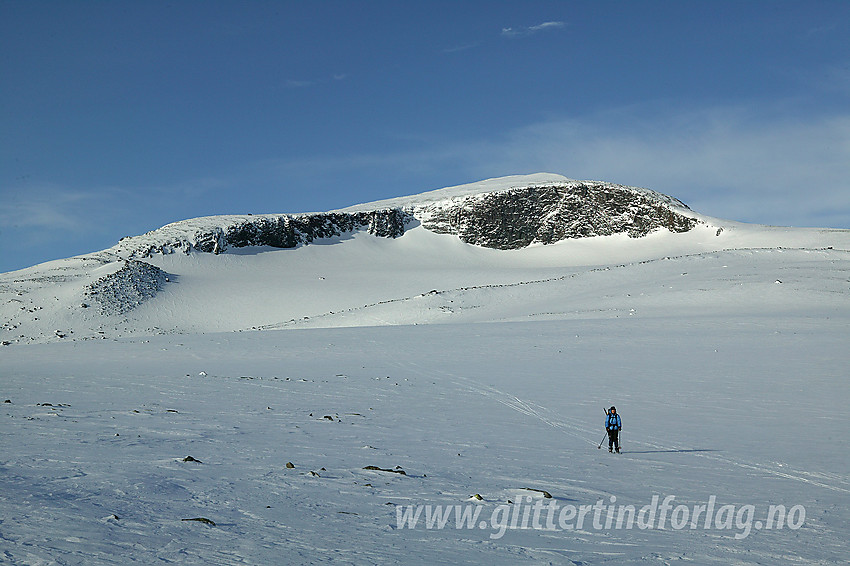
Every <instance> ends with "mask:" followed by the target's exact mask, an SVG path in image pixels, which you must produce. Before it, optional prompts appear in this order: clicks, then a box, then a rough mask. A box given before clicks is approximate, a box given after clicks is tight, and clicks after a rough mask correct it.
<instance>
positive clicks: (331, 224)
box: [113, 209, 409, 257]
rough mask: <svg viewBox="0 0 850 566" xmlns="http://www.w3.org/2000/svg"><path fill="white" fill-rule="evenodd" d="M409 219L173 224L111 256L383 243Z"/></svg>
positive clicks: (386, 215) (332, 216)
mask: <svg viewBox="0 0 850 566" xmlns="http://www.w3.org/2000/svg"><path fill="white" fill-rule="evenodd" d="M407 220H409V219H408V218H407V216H406V215H405V214H404V213H403V212H402V211H401V210H398V209H387V210H372V211H369V212H357V213H343V212H339V213H318V214H297V215H293V214H280V215H275V214H269V215H257V216H254V215H249V216H212V217H205V218H196V219H192V220H185V221H182V222H175V223H173V224H169V225H167V226H164V227H162V228H160V229H158V230H154V231H152V232H148V233H147V234H144V235H142V236H136V237H131V238H124V239H123V240H122V241H121V243H119V244H118V245H117V246H115V248H113V250H114V251H117V252H118V253H119V254H121V255H125V256H129V257H149V256H150V255H151V254H153V253H166V254H167V253H172V252H174V251H178V250H180V251H183V252H185V253H189V252H191V251H200V252H208V253H215V254H218V253H222V252H224V251H226V250H227V249H228V248H244V247H247V246H270V247H273V248H294V247H297V246H299V245H305V244H309V243H312V242H313V241H314V240H317V239H322V238H334V237H339V236H342V235H343V234H346V233H350V232H354V231H356V230H363V229H365V230H367V231H368V232H369V233H370V234H374V235H375V236H379V237H383V238H396V237H398V236H401V235H402V234H404V224H405V222H406V221H407Z"/></svg>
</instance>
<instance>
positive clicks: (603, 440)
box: [596, 409, 608, 449]
mask: <svg viewBox="0 0 850 566" xmlns="http://www.w3.org/2000/svg"><path fill="white" fill-rule="evenodd" d="M603 410H604V409H603ZM605 414H606V415H607V414H608V411H605ZM606 438H608V432H607V431H606V432H605V436H603V437H602V442H600V443H599V446H597V447H596V448H597V449H600V448H602V445H603V444H605V439H606Z"/></svg>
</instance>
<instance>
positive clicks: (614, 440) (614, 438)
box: [608, 430, 620, 450]
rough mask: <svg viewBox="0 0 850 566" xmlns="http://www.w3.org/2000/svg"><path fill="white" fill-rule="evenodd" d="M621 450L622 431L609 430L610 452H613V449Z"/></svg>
mask: <svg viewBox="0 0 850 566" xmlns="http://www.w3.org/2000/svg"><path fill="white" fill-rule="evenodd" d="M612 446H613V447H614V448H616V449H617V450H619V449H620V431H619V430H609V431H608V450H611V447H612Z"/></svg>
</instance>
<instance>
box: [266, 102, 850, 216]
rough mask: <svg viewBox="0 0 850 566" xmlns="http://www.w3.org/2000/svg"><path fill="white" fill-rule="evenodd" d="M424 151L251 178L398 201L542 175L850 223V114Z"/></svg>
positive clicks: (626, 127)
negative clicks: (379, 191)
mask: <svg viewBox="0 0 850 566" xmlns="http://www.w3.org/2000/svg"><path fill="white" fill-rule="evenodd" d="M421 147H422V149H419V150H408V151H395V152H394V151H388V152H384V153H364V154H349V155H347V156H342V157H334V158H323V157H321V156H318V157H315V158H312V159H308V160H299V161H291V160H273V161H267V162H264V163H262V164H257V168H256V169H255V174H256V175H258V176H262V175H263V173H262V172H261V171H266V173H265V174H267V175H268V176H269V178H278V179H281V178H284V179H291V180H292V181H293V182H294V183H295V184H297V183H298V182H300V181H301V180H303V181H305V182H309V183H311V184H314V185H315V186H316V187H321V186H323V185H327V186H332V185H333V184H334V180H335V179H339V178H353V177H357V178H358V179H362V180H363V182H364V183H368V181H369V179H373V180H377V179H379V178H380V179H389V178H391V179H401V180H402V183H401V184H400V185H398V186H397V187H396V188H394V189H393V191H394V194H385V195H382V198H388V197H392V196H399V195H402V194H411V193H413V192H417V191H420V190H427V189H432V188H439V185H438V184H437V183H438V182H442V181H437V182H434V181H432V180H433V179H437V178H440V179H445V182H446V183H447V184H458V183H462V182H467V181H473V180H476V179H484V178H488V177H496V176H501V175H510V174H518V173H532V172H539V171H546V172H551V173H559V174H563V175H566V176H567V177H572V178H575V179H595V180H601V181H612V182H617V183H622V184H626V185H638V186H643V187H648V188H651V189H654V190H657V191H660V192H663V193H666V194H669V195H671V196H674V197H676V198H679V199H681V200H683V201H684V202H686V203H687V204H688V205H690V206H691V207H692V208H693V209H694V210H695V211H697V212H700V213H703V214H707V215H709V216H716V217H719V218H725V219H728V220H739V221H744V222H758V223H765V224H784V225H796V226H831V227H850V181H848V179H850V114H845V115H837V116H825V117H822V118H820V119H817V120H809V121H796V120H791V119H782V118H781V117H776V116H766V115H763V114H758V115H757V114H755V113H753V112H751V111H748V110H745V109H741V108H713V109H705V110H694V111H687V110H681V111H673V112H664V111H660V110H658V109H649V108H646V107H634V108H627V109H622V110H620V111H617V112H610V113H606V114H600V115H595V116H588V117H584V118H574V119H556V120H551V121H547V122H543V123H538V124H533V125H529V126H527V127H524V128H521V129H518V130H515V131H512V132H508V133H506V134H505V135H504V136H503V137H502V138H501V139H496V140H494V139H486V140H485V139H477V140H466V141H457V142H453V143H445V141H438V140H433V141H430V142H429V141H426V140H423V143H422V145H421ZM423 180H425V181H423ZM423 182H428V183H431V184H430V185H424V186H423ZM361 196H362V195H357V196H355V198H360V197H361ZM355 202H356V201H352V202H351V203H348V202H344V203H340V204H339V205H337V206H340V207H341V206H344V205H347V204H354V203H355Z"/></svg>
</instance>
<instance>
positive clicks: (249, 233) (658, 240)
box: [0, 173, 848, 345]
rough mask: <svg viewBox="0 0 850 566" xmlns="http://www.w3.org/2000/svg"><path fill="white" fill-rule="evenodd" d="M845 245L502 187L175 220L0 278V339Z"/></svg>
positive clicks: (613, 196) (665, 205) (415, 318)
mask: <svg viewBox="0 0 850 566" xmlns="http://www.w3.org/2000/svg"><path fill="white" fill-rule="evenodd" d="M847 242H848V233H847V232H843V231H826V230H799V229H797V230H794V229H775V228H766V227H759V226H744V225H739V224H735V223H732V222H727V221H721V220H718V219H713V218H707V217H704V216H701V215H699V214H697V213H695V212H693V211H691V210H690V209H688V208H687V206H685V205H684V204H683V203H681V202H680V201H678V200H676V199H674V198H672V197H669V196H666V195H661V194H659V193H656V192H653V191H650V190H647V189H640V188H634V187H625V186H622V185H615V184H611V183H601V182H592V181H573V180H569V179H567V178H565V177H562V176H560V175H552V174H545V173H542V174H536V175H529V176H514V177H505V178H499V179H490V180H487V181H482V182H479V183H473V184H469V185H462V186H458V187H449V188H445V189H440V190H436V191H432V192H428V193H423V194H420V195H414V196H410V197H403V198H398V199H393V200H388V201H381V202H376V203H369V204H363V205H358V206H355V207H351V208H348V209H343V210H338V211H332V212H325V213H312V214H266V215H243V216H214V217H205V218H196V219H191V220H185V221H181V222H176V223H173V224H169V225H167V226H164V227H162V228H160V229H158V230H154V231H152V232H148V233H147V234H144V235H141V236H135V237H128V238H124V239H122V240H121V241H120V242H119V243H118V244H117V245H116V246H114V247H112V248H109V249H107V250H103V251H100V252H95V253H91V254H87V255H84V256H79V257H75V258H69V259H66V260H58V261H54V262H49V263H46V264H42V265H38V266H35V267H32V268H29V269H24V270H20V271H16V272H12V273H7V274H3V275H2V276H0V290H2V298H3V301H2V306H1V307H0V308H2V311H1V312H2V321H3V323H2V327H1V328H0V340H2V341H3V343H4V344H7V345H11V344H14V343H30V342H41V341H51V340H75V339H90V338H107V337H117V336H122V335H128V334H139V333H141V334H159V333H170V332H186V331H191V332H197V331H222V330H244V329H251V328H258V327H283V326H287V325H291V324H294V323H295V322H298V321H301V322H302V323H307V321H309V324H311V325H315V324H321V325H327V326H336V325H352V324H354V325H358V324H381V322H380V321H378V320H377V319H376V318H375V317H374V316H373V313H374V312H376V311H377V310H378V309H377V308H371V309H370V308H368V307H369V306H370V305H373V306H374V305H379V304H385V303H386V302H387V301H391V302H392V303H393V304H394V305H395V306H396V307H398V308H401V309H404V308H406V307H408V306H410V305H411V304H412V303H411V302H410V300H411V299H412V298H415V297H417V296H418V295H421V294H422V293H430V292H432V291H437V292H439V293H442V292H457V291H456V290H457V289H459V288H468V287H480V286H482V285H484V286H486V285H493V284H498V285H502V284H508V285H513V284H519V283H526V282H528V281H537V280H558V278H560V277H563V276H565V275H566V274H570V275H572V274H574V273H575V272H576V268H577V267H584V268H593V267H596V266H600V265H609V264H612V263H622V262H628V263H633V262H639V261H646V260H658V259H660V258H663V257H666V256H668V255H671V254H672V255H688V254H694V253H705V252H707V251H719V250H725V249H738V248H780V247H793V248H807V249H825V248H827V247H833V248H845V249H846V248H847V247H848V244H847ZM330 244H334V245H330ZM497 250H498V251H497ZM549 287H552V286H551V285H550V286H549ZM495 304H501V303H500V302H499V301H497V302H496V303H495ZM418 309H419V307H418V306H417V307H416V309H415V314H410V313H408V314H405V315H403V316H401V315H400V316H401V318H402V319H403V320H404V321H407V322H419V323H427V322H435V321H443V320H445V317H444V316H443V313H444V312H445V309H442V308H437V309H436V310H435V308H429V309H427V311H426V312H422V311H420V310H418ZM384 310H385V309H384ZM497 310H498V309H497ZM343 312H344V313H345V315H344V316H343V315H342V314H340V313H343ZM354 312H356V313H359V314H363V316H364V317H365V318H361V319H358V317H357V316H353V315H352V313H354ZM479 312H484V311H479ZM366 313H368V314H366ZM534 314H535V313H534V312H528V313H526V315H528V316H532V315H534ZM490 316H492V317H494V318H493V319H494V320H499V319H501V318H502V315H501V314H500V313H498V312H493V313H491V315H490ZM511 316H514V315H513V314H512V315H511ZM393 320H394V319H393ZM387 323H395V322H390V321H389V320H388V322H387Z"/></svg>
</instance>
